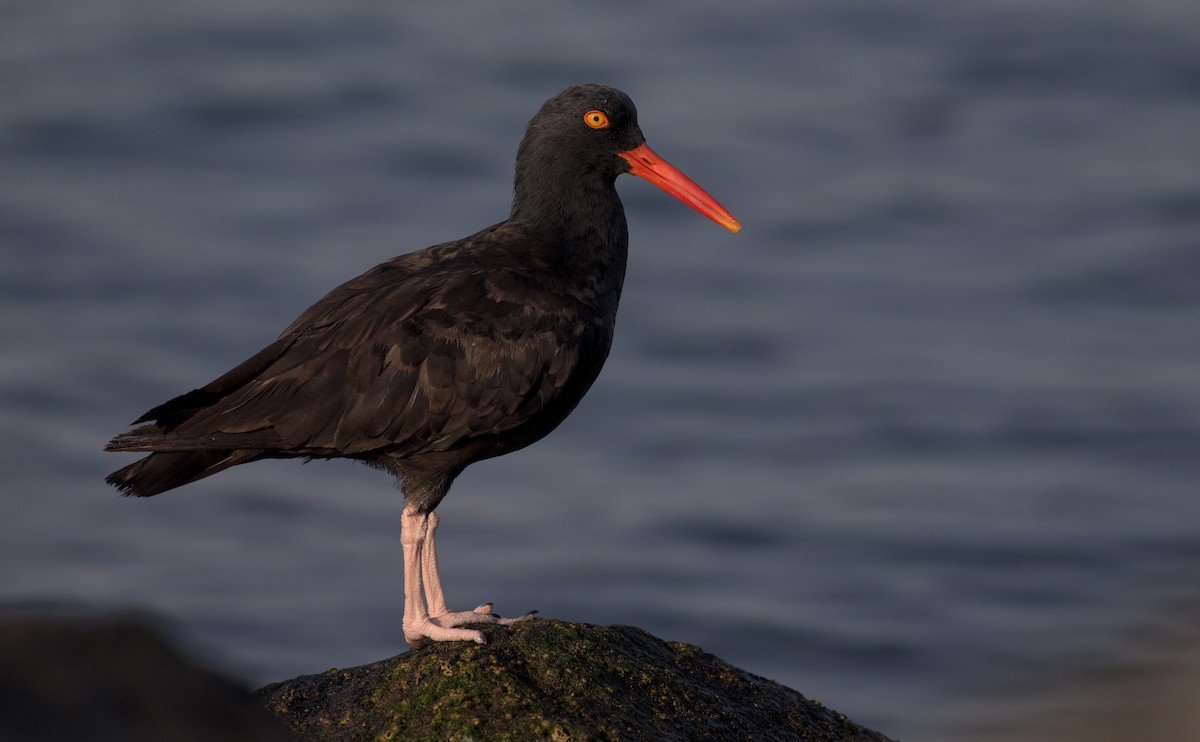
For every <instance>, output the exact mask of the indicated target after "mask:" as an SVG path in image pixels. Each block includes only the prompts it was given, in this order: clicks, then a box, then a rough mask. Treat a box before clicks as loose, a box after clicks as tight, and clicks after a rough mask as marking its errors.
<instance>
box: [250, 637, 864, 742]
mask: <svg viewBox="0 0 1200 742" xmlns="http://www.w3.org/2000/svg"><path fill="white" fill-rule="evenodd" d="M479 628H481V629H482V630H483V632H484V633H485V634H486V635H487V638H488V644H486V645H484V646H480V645H477V644H470V643H465V642H446V643H435V644H431V645H429V646H427V647H424V648H422V649H417V650H412V651H409V652H406V653H404V654H402V655H398V656H396V657H393V658H391V659H387V660H382V661H380V662H375V663H373V664H370V665H364V666H362V667H355V668H351V669H348V670H329V671H327V672H325V673H322V674H320V675H306V676H302V677H299V678H295V679H293V680H287V681H284V682H281V683H274V684H271V685H268V686H266V687H264V688H262V689H260V690H258V691H257V692H256V694H255V695H256V696H257V697H258V699H259V700H260V701H261V702H262V703H263V705H264V706H266V707H267V709H268V710H270V711H272V712H273V713H275V714H276V715H278V717H279V718H280V719H281V720H283V721H284V723H286V724H287V725H288V726H289V727H290V728H291V729H292V731H294V732H295V733H297V734H298V735H300V736H301V737H303V738H305V739H308V740H366V739H394V740H466V739H480V740H532V739H551V740H639V739H647V740H697V739H722V740H724V739H731V740H732V739H742V740H771V741H772V742H773V741H775V740H788V739H797V740H814V741H818V740H820V741H824V740H886V739H887V738H886V737H884V736H883V735H881V734H879V733H877V732H873V731H871V730H869V729H864V728H863V727H860V726H859V725H857V724H855V723H854V722H852V721H850V720H849V719H847V718H846V717H845V716H842V715H841V714H839V713H837V712H835V711H832V710H830V709H827V708H825V707H823V706H821V704H819V703H817V702H814V701H810V700H808V699H806V698H805V697H804V696H802V695H800V694H799V693H797V692H796V691H794V690H791V689H789V688H785V687H783V686H782V685H779V684H778V683H775V682H772V681H770V680H767V679H765V678H761V677H758V676H756V675H751V674H750V673H747V672H744V671H742V670H739V669H738V668H736V667H733V666H731V665H729V664H727V663H725V662H724V661H722V660H720V659H719V658H717V657H714V656H713V655H711V654H707V653H705V652H703V651H701V650H700V649H699V648H697V647H694V646H690V645H687V644H679V643H676V642H665V641H663V640H661V639H658V638H656V637H654V636H652V635H650V634H648V633H646V632H645V631H642V630H641V629H637V628H633V627H629V626H610V627H607V628H606V627H599V626H592V625H588V624H581V623H566V622H562V621H546V620H536V621H527V622H523V623H519V624H515V625H513V626H481V627H479Z"/></svg>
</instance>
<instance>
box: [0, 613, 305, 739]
mask: <svg viewBox="0 0 1200 742" xmlns="http://www.w3.org/2000/svg"><path fill="white" fill-rule="evenodd" d="M0 668H3V671H2V672H0V739H3V740H64V739H86V740H90V741H93V742H109V741H111V742H118V741H119V742H140V741H141V740H146V741H149V740H155V741H156V742H157V741H159V740H177V741H179V742H215V741H216V740H222V741H225V740H231V741H233V742H237V741H238V740H247V742H249V741H250V740H255V741H258V740H262V741H263V742H272V741H273V740H293V741H294V740H295V738H294V737H292V735H291V734H289V733H288V732H287V731H286V730H285V729H284V728H283V727H282V726H280V724H279V722H277V721H276V720H275V719H273V718H271V716H270V715H269V714H266V713H264V712H263V710H262V709H261V708H260V707H259V706H258V705H257V704H256V703H255V702H254V699H253V698H252V697H251V696H250V692H249V690H248V689H246V688H243V687H241V686H239V685H237V684H236V683H234V682H232V681H230V680H228V679H226V678H224V677H222V676H220V675H217V674H216V673H213V672H211V671H208V670H205V669H201V668H198V667H196V666H195V664H194V663H192V662H190V661H188V660H187V659H185V658H184V657H183V656H182V655H181V654H179V653H178V652H177V651H176V650H175V649H173V648H172V647H171V645H170V644H169V643H168V642H167V640H166V639H165V638H164V635H163V633H162V632H161V631H159V630H158V629H157V628H155V627H154V625H153V624H152V623H151V622H149V621H148V620H147V619H146V618H145V617H144V616H140V615H134V614H122V615H115V616H112V615H105V616H96V615H87V614H83V613H80V612H76V611H70V610H64V609H57V608H56V609H52V610H49V609H38V610H36V611H35V610H29V609H24V608H6V609H4V610H3V611H0Z"/></svg>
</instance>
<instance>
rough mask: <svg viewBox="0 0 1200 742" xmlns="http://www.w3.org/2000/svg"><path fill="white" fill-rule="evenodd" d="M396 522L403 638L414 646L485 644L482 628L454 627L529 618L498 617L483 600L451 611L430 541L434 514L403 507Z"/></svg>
mask: <svg viewBox="0 0 1200 742" xmlns="http://www.w3.org/2000/svg"><path fill="white" fill-rule="evenodd" d="M400 524H401V525H400V543H401V544H402V545H403V547H404V638H405V640H406V641H408V643H409V644H410V645H411V646H413V647H414V648H415V647H421V646H423V645H424V644H425V643H426V642H427V641H435V642H439V641H473V642H475V643H477V644H486V643H487V639H486V638H485V637H484V636H483V632H482V631H478V630H475V629H460V628H457V627H458V626H462V625H463V624H468V623H502V624H510V623H515V622H516V621H524V620H525V619H528V618H532V617H533V614H534V613H536V611H531V612H529V613H526V614H525V615H524V616H520V617H519V618H500V617H499V616H495V615H493V614H492V604H491V603H484V604H483V605H481V606H479V607H477V608H476V609H475V610H473V611H460V612H456V613H451V612H450V610H449V609H448V608H447V607H446V597H445V593H444V592H443V591H442V578H441V575H440V573H439V572H438V563H437V546H436V545H435V543H434V537H435V535H436V533H437V526H438V516H437V515H435V514H434V513H419V512H417V511H416V509H415V508H413V507H411V506H410V507H405V508H404V514H403V515H402V516H401V521H400ZM426 601H428V603H426Z"/></svg>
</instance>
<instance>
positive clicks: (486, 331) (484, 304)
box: [110, 225, 611, 456]
mask: <svg viewBox="0 0 1200 742" xmlns="http://www.w3.org/2000/svg"><path fill="white" fill-rule="evenodd" d="M483 237H486V238H487V239H486V249H483V248H481V247H480V246H479V245H477V244H476V243H478V242H480V239H481V238H483ZM520 237H521V235H519V234H517V233H516V232H515V231H513V232H511V233H510V232H506V231H505V230H504V227H503V225H500V226H499V227H496V228H492V229H490V230H485V232H482V233H480V234H479V235H476V236H475V237H473V238H468V239H467V240H464V241H461V242H460V243H449V244H447V245H444V246H437V247H434V248H429V249H428V250H423V251H420V252H418V253H413V254H411V255H406V256H402V257H400V258H396V259H394V260H392V261H389V262H387V263H384V264H382V265H380V266H377V267H376V268H374V269H372V270H371V271H368V272H367V273H365V274H363V275H362V276H360V277H358V278H356V279H353V280H351V281H349V282H347V283H346V284H343V285H342V286H340V287H338V288H337V289H335V290H333V291H332V292H330V293H329V294H328V295H327V296H326V297H325V298H323V299H322V300H321V301H319V302H317V303H316V304H315V305H313V306H312V307H311V308H310V309H308V310H307V311H306V312H305V313H304V314H302V315H301V316H300V317H299V318H298V319H297V320H296V321H295V322H293V323H292V325H291V326H290V327H288V328H287V329H286V330H284V332H283V334H281V335H280V337H279V339H278V340H276V341H275V342H274V343H272V344H271V345H269V346H268V347H267V348H265V349H263V350H262V351H260V352H259V353H257V354H255V355H254V356H253V357H251V358H250V359H248V360H247V361H246V362H244V363H242V364H241V365H239V366H238V367H236V368H234V369H233V370H231V371H230V372H229V373H227V374H225V375H224V376H222V377H220V378H219V379H216V380H215V381H213V382H212V383H210V384H208V385H207V386H205V387H203V388H201V389H197V390H195V391H192V392H189V393H188V394H185V395H182V396H180V397H177V398H176V399H173V400H171V401H170V402H167V403H166V404H163V405H160V406H159V407H156V408H155V409H153V410H151V411H150V412H148V413H147V414H146V415H145V416H143V418H142V419H140V420H139V421H138V422H148V421H154V424H152V425H147V426H144V427H142V428H138V429H136V430H134V431H131V432H130V433H126V434H125V435H123V436H118V438H116V439H114V441H113V442H112V444H110V448H111V449H113V450H143V451H166V450H171V451H184V450H212V449H257V450H262V451H264V452H276V453H285V454H289V455H306V456H353V455H365V454H370V453H372V452H381V451H386V452H388V453H391V454H393V455H398V456H403V455H406V454H408V453H414V452H418V451H448V450H453V449H454V448H455V447H457V446H459V445H461V444H462V443H463V442H464V441H467V440H469V439H472V438H476V437H479V436H493V435H502V434H504V433H507V432H509V431H513V430H515V429H517V428H519V427H521V426H522V425H525V424H527V423H528V422H529V421H530V420H532V419H534V418H536V417H537V416H539V415H541V414H543V413H544V411H546V410H554V408H556V407H561V406H562V405H564V404H565V405H566V409H565V410H563V411H562V416H565V414H566V412H568V411H569V409H570V407H573V406H574V404H575V402H577V401H578V397H579V396H582V394H583V391H585V390H586V389H587V386H588V385H590V383H591V381H592V380H593V379H594V378H595V375H596V373H598V371H599V365H600V364H601V363H602V362H603V360H604V356H605V355H606V354H607V351H608V344H609V341H610V340H611V325H608V326H606V325H605V323H604V322H600V321H587V319H585V318H587V317H589V316H590V315H591V314H595V313H594V312H588V311H587V310H586V308H583V307H581V306H580V304H579V300H578V299H577V298H575V297H574V296H573V295H572V293H571V292H570V291H569V290H568V289H567V288H566V285H565V284H563V283H562V282H561V278H560V277H556V276H554V275H553V273H552V272H551V273H547V272H545V271H544V270H540V271H534V270H523V269H522V268H521V267H519V266H514V265H513V263H514V261H513V259H512V256H513V254H514V253H513V252H512V251H514V250H520V249H521V247H522V246H521V245H514V244H507V243H511V242H512V241H514V240H518V239H519V238H520ZM564 394H565V395H567V396H574V398H573V399H570V400H565V401H564V400H562V399H560V398H561V397H563V395H564ZM560 419H561V418H560ZM556 423H557V420H555V421H554V423H552V425H553V424H556Z"/></svg>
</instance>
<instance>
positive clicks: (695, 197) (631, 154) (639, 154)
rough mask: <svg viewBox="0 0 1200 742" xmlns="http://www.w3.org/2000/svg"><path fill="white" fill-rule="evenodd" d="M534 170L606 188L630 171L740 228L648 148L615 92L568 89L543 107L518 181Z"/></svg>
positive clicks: (626, 101)
mask: <svg viewBox="0 0 1200 742" xmlns="http://www.w3.org/2000/svg"><path fill="white" fill-rule="evenodd" d="M538 169H545V170H552V171H554V172H555V173H556V174H557V175H559V176H560V177H569V178H581V179H588V180H593V181H595V182H601V183H609V184H611V183H612V181H613V180H614V179H615V178H616V177H617V176H618V175H620V174H621V173H632V174H633V175H636V176H638V177H639V178H644V179H645V180H648V181H650V182H651V183H653V184H654V185H656V186H658V187H659V188H661V189H663V190H664V191H666V192H667V193H669V194H671V195H672V196H674V197H675V198H677V199H679V200H680V201H682V202H683V203H685V204H687V205H688V206H691V207H692V208H693V209H695V210H696V211H699V212H700V213H701V214H703V215H705V216H707V217H708V218H709V219H712V220H713V221H715V222H716V223H718V224H720V225H721V226H723V227H725V228H726V229H729V230H731V231H733V232H736V231H738V230H739V229H741V224H739V223H738V221H737V219H734V218H733V215H731V214H730V213H729V212H728V211H727V210H726V209H725V207H723V206H721V204H719V203H717V201H716V199H714V198H713V197H712V196H710V195H708V193H706V192H705V191H704V189H703V188H701V187H700V186H698V185H696V183H694V182H693V181H692V180H691V179H690V178H688V177H687V176H686V175H684V174H683V173H682V172H680V171H679V170H677V169H676V168H675V167H673V166H672V165H671V164H670V163H668V162H667V161H666V160H664V159H663V158H661V157H659V156H658V155H657V154H655V153H654V151H653V150H651V149H650V147H649V146H648V145H647V144H646V138H645V137H644V136H642V130H641V129H640V128H638V121H637V108H636V107H635V106H634V105H633V101H632V100H630V98H629V96H628V95H625V93H622V92H621V91H620V90H617V89H616V88H611V87H608V86H605V85H572V86H571V87H569V88H566V89H565V90H563V91H561V92H559V93H558V94H557V95H555V96H554V97H553V98H551V99H549V100H548V101H546V102H545V103H544V104H543V105H542V107H541V109H540V110H539V111H538V112H537V114H536V115H535V116H534V117H533V119H531V120H530V122H529V127H528V129H527V130H526V132H525V138H524V139H523V140H522V141H521V146H520V148H519V149H518V151H517V170H518V172H517V180H518V183H520V182H521V180H522V174H523V171H524V172H526V173H528V172H529V171H531V170H538Z"/></svg>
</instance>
